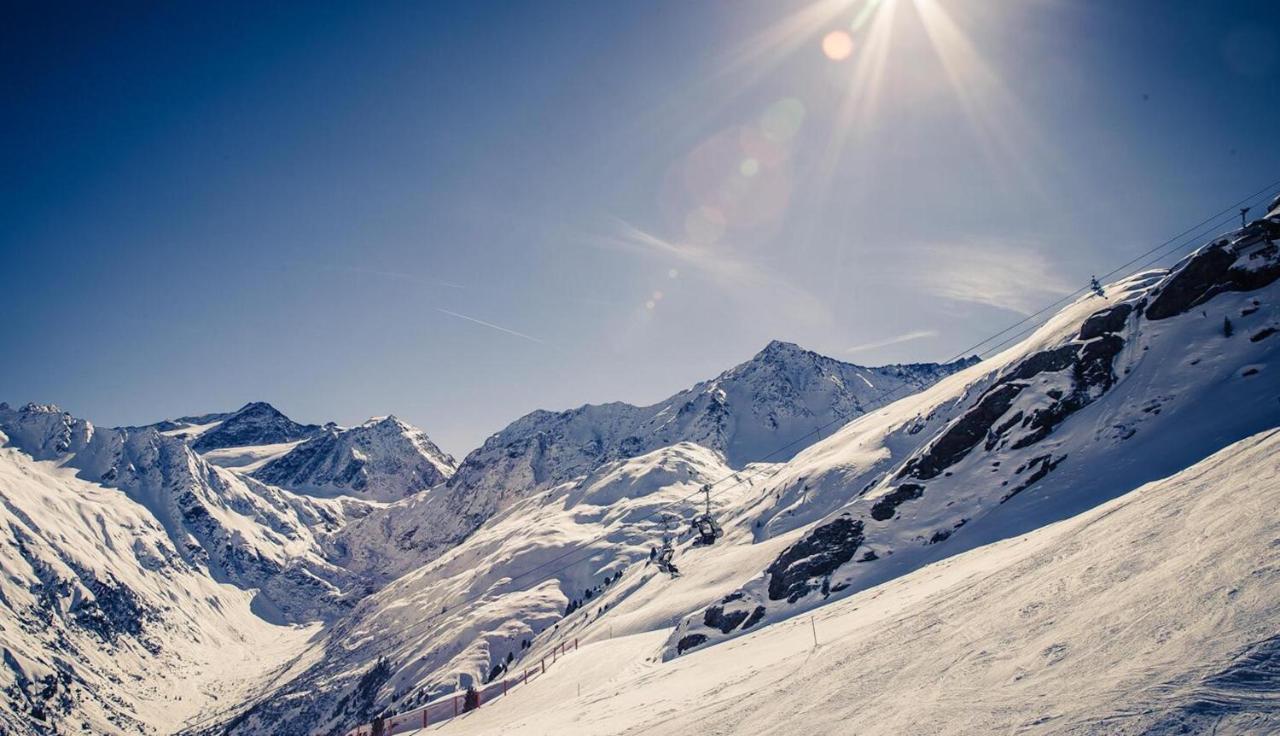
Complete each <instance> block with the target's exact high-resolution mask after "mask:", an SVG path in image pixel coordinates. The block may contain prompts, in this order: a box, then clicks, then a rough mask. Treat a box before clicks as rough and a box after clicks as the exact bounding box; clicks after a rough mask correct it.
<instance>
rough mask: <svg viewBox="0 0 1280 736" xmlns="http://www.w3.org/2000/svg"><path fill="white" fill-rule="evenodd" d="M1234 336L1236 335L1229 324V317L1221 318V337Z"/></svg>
mask: <svg viewBox="0 0 1280 736" xmlns="http://www.w3.org/2000/svg"><path fill="white" fill-rule="evenodd" d="M1234 334H1236V328H1235V327H1233V326H1232V324H1231V318H1230V317H1223V318H1222V335H1223V337H1231V336H1232V335H1234Z"/></svg>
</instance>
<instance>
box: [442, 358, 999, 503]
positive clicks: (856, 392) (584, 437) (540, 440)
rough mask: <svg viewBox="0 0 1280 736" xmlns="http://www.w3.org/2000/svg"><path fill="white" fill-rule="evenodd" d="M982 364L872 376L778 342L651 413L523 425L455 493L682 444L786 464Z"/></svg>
mask: <svg viewBox="0 0 1280 736" xmlns="http://www.w3.org/2000/svg"><path fill="white" fill-rule="evenodd" d="M976 361H977V359H976V358H970V359H966V360H961V361H957V362H955V363H949V364H946V365H939V364H936V363H923V364H914V365H889V366H882V367H879V368H867V367H864V366H859V365H853V364H850V363H842V362H840V361H838V360H833V359H831V358H828V357H825V356H822V355H819V354H817V353H814V352H812V351H809V350H804V349H802V348H800V347H798V346H796V345H793V344H791V343H785V342H780V341H776V340H775V341H774V342H771V343H769V345H768V346H766V347H765V348H764V350H762V351H760V352H759V353H758V354H757V355H755V356H754V357H753V358H751V359H750V360H748V361H747V362H745V363H742V364H741V365H739V366H736V367H734V368H731V369H730V370H728V371H725V372H724V373H722V374H720V375H719V376H716V377H715V378H713V379H711V380H709V381H703V382H702V383H699V384H698V385H696V386H694V387H693V388H690V389H688V390H685V391H681V392H680V393H678V394H676V395H674V396H672V397H670V398H668V399H666V400H664V401H661V402H659V403H657V404H654V405H652V406H643V407H641V406H632V405H630V404H624V403H613V404H599V405H590V404H589V405H586V406H581V407H578V408H577V409H570V410H568V411H561V412H550V411H535V412H533V413H531V414H528V415H526V416H524V417H521V418H520V419H517V420H516V421H515V422H512V423H511V424H510V425H509V426H508V427H506V428H505V429H503V430H502V431H500V432H498V433H497V434H495V435H493V436H492V437H490V438H489V439H487V440H485V443H484V445H483V446H481V447H480V448H479V449H477V450H475V451H474V452H472V453H470V454H469V455H467V457H466V458H465V459H464V460H463V461H462V465H461V466H460V467H459V468H458V472H457V475H456V476H455V477H454V478H453V480H452V481H451V482H450V486H451V487H453V488H458V489H463V490H465V491H471V490H477V489H490V488H498V487H501V488H504V489H506V490H507V492H508V493H511V494H516V495H519V494H520V493H522V492H524V491H527V490H532V489H536V488H546V487H548V486H550V485H554V484H556V483H560V482H563V481H565V480H568V479H570V478H576V477H578V476H580V475H582V474H583V473H585V472H587V471H590V470H592V469H593V468H596V467H598V466H600V465H601V464H603V463H606V462H610V461H613V460H622V459H626V458H630V457H636V456H637V455H642V454H644V453H646V452H650V451H652V450H655V449H657V448H659V447H668V446H671V445H674V444H676V443H679V442H693V443H696V444H699V445H701V446H703V447H706V448H708V449H710V450H715V451H717V452H719V453H721V454H722V455H723V456H724V457H725V460H726V462H728V464H729V466H730V467H735V468H740V467H742V466H743V465H745V464H747V463H750V462H758V461H763V460H768V461H775V462H776V461H783V460H787V459H789V458H790V457H791V456H793V455H794V454H795V453H797V452H799V451H800V450H801V449H803V448H804V447H805V446H806V445H808V444H810V443H812V442H813V441H815V440H817V439H818V435H817V434H815V432H816V431H817V430H818V429H819V428H821V427H825V426H828V425H830V424H831V423H832V422H833V421H839V422H844V421H848V420H850V419H853V418H854V417H856V416H859V415H861V414H863V413H864V412H866V411H867V410H868V409H869V408H874V407H876V406H880V405H882V404H884V403H886V400H892V399H893V398H896V397H898V396H903V395H905V394H908V393H912V392H915V391H918V390H920V389H922V388H925V387H927V386H930V385H932V384H933V383H934V382H936V381H937V380H938V379H940V378H943V377H945V376H948V375H950V374H952V373H955V372H956V371H958V370H961V369H963V368H965V367H967V366H969V365H972V364H973V363H974V362H976ZM479 515H481V516H483V515H484V513H483V512H480V514H479Z"/></svg>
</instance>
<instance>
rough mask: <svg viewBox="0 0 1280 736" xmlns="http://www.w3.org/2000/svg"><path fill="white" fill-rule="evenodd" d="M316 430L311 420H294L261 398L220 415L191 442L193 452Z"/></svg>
mask: <svg viewBox="0 0 1280 736" xmlns="http://www.w3.org/2000/svg"><path fill="white" fill-rule="evenodd" d="M319 431H320V427H318V426H316V425H314V424H298V423H297V422H295V421H293V420H292V419H290V418H289V417H287V416H285V415H284V414H283V413H281V412H280V410H279V409H277V408H275V407H274V406H272V405H271V404H268V403H267V402H265V401H252V402H250V403H248V404H245V405H244V406H242V407H240V408H239V409H238V410H236V411H235V412H234V413H232V414H229V415H227V416H226V418H224V419H222V420H221V422H220V423H219V424H218V426H216V427H214V428H212V429H210V430H209V431H207V432H205V433H204V434H201V435H200V436H199V438H197V439H196V440H195V442H193V443H192V444H191V448H192V449H194V450H195V451H197V452H206V451H208V450H217V449H221V448H224V447H245V446H248V445H274V444H279V443H281V442H292V441H294V440H300V439H304V438H306V437H310V436H312V435H314V434H316V433H317V432H319Z"/></svg>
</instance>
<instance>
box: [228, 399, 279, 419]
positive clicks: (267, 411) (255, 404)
mask: <svg viewBox="0 0 1280 736" xmlns="http://www.w3.org/2000/svg"><path fill="white" fill-rule="evenodd" d="M240 414H259V415H263V416H281V417H282V416H284V413H283V412H281V411H280V410H279V409H277V408H275V407H274V406H272V405H271V404H268V403H267V402H265V401H250V402H249V403H247V404H245V405H244V406H242V407H240V408H239V409H236V410H235V411H234V412H232V415H233V416H234V415H240Z"/></svg>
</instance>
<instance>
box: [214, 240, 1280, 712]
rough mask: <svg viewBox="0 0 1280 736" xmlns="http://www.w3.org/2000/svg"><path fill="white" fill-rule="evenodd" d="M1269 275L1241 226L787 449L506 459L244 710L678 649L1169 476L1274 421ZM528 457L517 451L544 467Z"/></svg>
mask: <svg viewBox="0 0 1280 736" xmlns="http://www.w3.org/2000/svg"><path fill="white" fill-rule="evenodd" d="M1227 256H1230V257H1229V258H1228V257H1227ZM1277 277H1280V254H1278V253H1277V248H1275V247H1274V246H1271V245H1268V244H1267V243H1266V241H1265V238H1264V239H1261V240H1259V239H1256V238H1253V237H1252V236H1250V235H1249V234H1248V233H1237V234H1235V235H1233V236H1232V237H1230V238H1228V239H1227V240H1226V241H1221V242H1218V243H1215V244H1211V245H1210V246H1208V247H1206V248H1205V249H1202V250H1201V251H1198V252H1197V253H1196V254H1195V255H1194V256H1192V257H1189V258H1187V259H1186V260H1184V261H1183V262H1181V263H1179V264H1178V265H1177V266H1175V267H1174V268H1173V269H1170V270H1168V271H1153V272H1148V273H1143V274H1138V275H1136V276H1134V277H1130V278H1127V279H1124V280H1122V281H1120V282H1118V283H1115V284H1110V285H1108V286H1107V287H1106V296H1105V297H1097V296H1088V297H1084V298H1081V299H1080V300H1078V301H1077V302H1075V303H1074V304H1072V305H1070V306H1069V307H1067V308H1066V309H1064V310H1063V311H1062V312H1061V313H1060V314H1058V315H1057V316H1055V317H1054V318H1053V319H1051V320H1050V321H1049V322H1048V323H1047V324H1045V325H1044V326H1043V327H1041V328H1039V329H1038V330H1036V331H1035V332H1034V333H1033V334H1032V335H1031V336H1029V337H1028V338H1027V339H1025V340H1024V341H1022V342H1021V343H1020V344H1018V345H1016V346H1014V347H1013V348H1010V349H1009V350H1007V351H1005V352H1004V353H1002V354H1000V355H998V356H995V357H994V358H992V359H990V360H988V361H984V362H982V363H978V364H976V365H971V366H969V367H968V368H967V369H965V370H962V371H960V372H959V373H956V374H954V375H951V376H949V377H946V378H944V379H942V380H941V381H939V382H937V383H936V384H935V385H933V386H932V387H930V388H927V389H925V390H924V391H922V392H919V393H917V394H915V395H913V396H909V397H907V398H905V399H901V400H899V401H897V402H895V403H893V404H891V405H889V406H885V407H882V408H879V409H876V410H873V411H870V412H869V413H866V414H864V415H862V416H860V417H859V418H857V419H854V420H853V421H852V422H850V423H849V424H847V425H846V426H845V427H843V428H842V429H840V430H839V431H837V432H836V433H835V434H834V435H833V436H831V437H828V438H826V439H823V440H821V441H819V442H817V443H816V444H813V445H812V446H810V447H809V448H807V449H805V450H803V451H801V452H799V453H798V454H797V455H796V456H795V457H794V458H792V459H791V460H789V461H788V462H780V463H774V464H753V465H748V466H746V467H740V468H736V469H735V468H734V467H732V466H731V465H730V464H729V463H727V462H725V460H724V457H723V456H722V455H720V454H719V453H718V452H712V453H710V454H709V455H706V456H705V457H704V459H703V460H702V461H701V462H698V463H694V462H693V458H694V457H697V456H701V455H700V453H706V449H705V448H703V447H701V446H698V445H694V444H692V443H690V444H686V445H672V446H667V447H659V448H656V449H654V450H652V451H650V452H649V453H646V454H643V455H639V456H633V457H630V458H618V459H613V460H610V461H606V463H605V464H604V465H601V466H598V467H597V468H596V469H594V470H593V471H589V472H587V473H586V474H585V475H581V476H580V477H578V478H572V479H569V480H564V481H562V482H560V483H556V484H551V485H543V486H542V487H541V488H537V487H536V486H537V476H536V475H530V474H521V473H513V474H509V475H508V474H504V473H498V476H499V477H509V478H516V479H517V480H518V481H519V480H525V479H530V480H526V481H525V482H524V483H523V484H521V483H517V487H522V488H524V487H528V486H529V485H534V486H535V490H532V491H524V492H523V494H522V496H521V497H517V498H514V499H512V500H511V501H510V502H508V503H507V504H506V505H505V506H503V507H502V508H500V509H499V510H497V511H496V512H495V514H494V515H493V516H492V517H491V518H489V519H487V520H485V521H484V522H483V523H482V524H481V525H479V526H478V528H477V530H476V531H474V532H473V533H470V534H469V535H466V536H463V537H461V538H460V539H456V540H452V541H451V543H450V544H449V545H448V546H447V548H446V549H445V550H444V551H442V552H441V553H440V555H439V556H438V557H437V558H436V559H435V561H434V562H432V563H430V564H428V565H426V566H423V567H420V568H417V569H412V570H406V574H404V575H397V579H396V580H394V581H393V582H391V583H389V584H388V585H387V586H386V587H385V588H384V589H383V590H381V591H380V592H379V593H378V594H376V595H374V596H371V597H370V598H368V599H366V600H365V601H364V602H362V603H361V605H360V606H358V607H357V608H356V609H355V610H354V611H353V612H352V614H351V616H350V617H348V618H347V619H345V620H344V621H343V622H342V624H341V625H339V626H337V627H334V628H333V629H331V631H330V636H329V638H328V639H327V641H326V643H325V645H324V647H325V649H324V652H325V653H324V654H323V655H317V661H318V664H317V666H316V667H314V668H313V669H312V670H310V671H308V672H306V673H304V674H303V675H302V676H301V677H300V678H299V679H298V680H296V681H295V682H294V683H292V684H290V685H288V686H286V687H285V688H284V689H282V690H281V691H280V692H278V693H276V694H275V695H274V696H271V697H266V698H264V699H262V700H261V701H258V702H256V703H255V705H254V707H253V708H252V709H251V710H250V711H249V713H248V715H247V716H246V718H245V719H244V720H243V721H240V722H238V726H239V727H241V728H242V729H243V732H244V733H254V732H256V730H258V729H261V728H264V727H265V726H266V724H272V727H273V728H275V729H277V730H281V731H282V732H285V733H303V729H304V728H306V727H313V728H319V729H321V730H325V731H327V730H328V729H331V728H332V729H339V728H340V727H341V726H342V725H351V724H353V723H355V722H358V721H360V720H361V718H360V717H359V716H360V714H361V713H364V714H366V715H372V714H373V713H374V712H376V711H378V710H381V709H386V710H388V711H395V710H399V709H405V708H408V707H411V706H412V705H414V704H415V703H418V702H420V701H421V700H422V699H423V698H427V697H431V696H434V695H437V694H440V693H443V692H446V691H450V690H454V689H456V688H459V687H464V686H465V685H466V684H468V683H474V682H478V681H483V680H484V679H485V678H486V677H488V676H489V675H491V674H493V673H494V671H495V668H498V671H500V670H501V667H502V666H503V665H504V663H505V662H506V661H507V659H506V658H507V656H508V655H511V657H512V660H513V661H512V664H511V665H510V666H511V668H512V669H513V671H518V670H519V667H520V666H521V663H522V662H525V661H536V660H537V659H538V657H539V656H540V655H541V654H542V653H545V652H547V651H549V647H550V646H551V645H553V644H554V643H555V642H556V641H557V640H559V639H560V638H561V637H566V636H575V637H579V638H581V639H584V640H592V639H599V638H605V637H610V636H627V635H632V634H643V635H648V634H651V633H653V634H660V636H657V637H656V638H653V637H650V638H649V639H648V641H649V642H650V645H649V646H650V648H649V649H648V650H647V651H646V652H643V653H638V654H636V655H635V656H636V657H637V658H645V657H654V658H658V659H667V660H672V661H679V657H680V655H686V656H689V654H690V652H702V651H709V652H710V651H716V650H718V649H719V648H718V647H713V646H712V644H714V643H716V642H718V641H722V640H724V639H727V638H732V637H737V636H742V635H750V634H752V633H753V632H757V631H762V630H764V631H767V630H770V629H769V627H770V626H772V625H774V624H781V625H783V626H786V623H785V621H786V619H788V618H790V617H793V616H795V615H796V614H797V613H800V612H803V611H810V610H813V609H815V608H817V607H819V606H821V605H823V604H824V603H830V602H834V601H837V600H841V599H844V598H847V597H849V596H853V595H856V594H857V593H858V592H859V591H865V590H868V589H869V588H873V587H875V586H878V585H884V584H885V583H886V582H888V581H892V580H895V579H898V578H900V577H902V576H904V575H908V574H910V573H912V571H915V570H919V569H921V568H922V567H926V566H928V565H930V564H932V563H934V562H937V561H939V560H943V559H946V558H948V557H952V556H954V555H956V554H959V553H961V552H964V551H966V550H970V549H973V548H975V547H978V546H981V545H983V544H987V543H990V542H994V541H997V540H1001V539H1006V538H1009V537H1013V536H1017V535H1020V534H1025V533H1029V532H1032V531H1034V530H1035V529H1038V528H1041V527H1043V526H1045V525H1046V524H1050V523H1053V522H1057V521H1060V520H1063V519H1067V518H1070V517H1072V516H1074V515H1076V514H1079V513H1082V512H1085V511H1087V510H1088V509H1090V508H1093V507H1096V506H1097V505H1098V504H1101V503H1105V502H1107V501H1109V500H1111V499H1114V498H1116V497H1118V496H1121V495H1123V494H1124V493H1126V492H1128V491H1131V490H1132V489H1134V488H1136V487H1137V486H1139V485H1141V484H1142V483H1145V482H1149V481H1153V480H1157V479H1159V478H1162V477H1166V476H1168V475H1171V474H1174V473H1177V472H1178V471H1180V470H1182V469H1184V468H1186V467H1188V466H1190V465H1192V464H1194V463H1195V462H1197V461H1199V460H1201V459H1202V458H1205V457H1207V456H1208V455H1210V454H1212V453H1213V452H1215V451H1217V450H1219V449H1221V448H1222V447H1224V446H1226V445H1227V444H1229V443H1231V442H1233V441H1236V440H1239V439H1241V438H1244V437H1248V436H1250V435H1253V434H1255V433H1258V432H1261V431H1263V430H1265V429H1267V428H1270V427H1274V426H1276V424H1277V420H1278V419H1280V410H1278V409H1277V404H1276V401H1277V400H1278V399H1280V383H1277V380H1280V379H1277V378H1276V376H1275V375H1274V372H1273V371H1268V369H1267V365H1268V363H1270V362H1273V360H1274V357H1275V356H1274V351H1275V350H1276V346H1277V345H1280V338H1276V337H1274V335H1276V334H1277V331H1278V330H1280V299H1277V297H1280V286H1277V285H1276V284H1275V283H1274V282H1275V280H1276V279H1277ZM1224 320H1230V322H1231V325H1232V327H1231V329H1230V330H1227V331H1228V332H1230V333H1231V334H1230V335H1227V334H1224ZM731 373H732V372H731ZM708 436H710V437H715V436H716V435H715V434H714V433H712V434H710V435H708V434H702V435H700V438H702V439H704V440H705V439H706V438H707V437H708ZM491 442H493V440H491ZM487 444H488V443H487ZM723 447H725V445H720V446H719V447H718V448H717V449H719V450H722V449H723ZM694 448H696V449H694ZM490 449H492V448H490ZM526 449H527V448H525V447H524V446H522V445H517V447H516V450H517V452H514V453H513V454H515V455H517V456H518V457H520V462H521V463H523V464H524V467H526V468H528V467H538V466H536V465H534V464H530V463H527V462H525V459H524V458H525V457H527V455H526V454H525V451H526ZM539 452H541V453H542V457H543V458H544V459H545V458H547V457H548V456H551V455H552V453H548V452H545V451H543V450H539ZM571 457H573V456H571ZM712 458H714V459H715V461H716V462H712V461H711V459H712ZM717 463H718V464H719V465H718V466H717ZM466 464H467V463H466V462H465V461H464V463H463V465H464V467H465V466H466ZM694 466H696V467H697V468H698V470H697V471H696V472H695V471H693V470H691V469H690V468H692V467H694ZM506 467H511V466H506ZM545 467H553V468H558V467H559V466H558V465H547V466H545ZM675 467H685V468H686V471H685V472H684V473H683V474H673V473H670V472H669V469H670V468H675ZM664 469H668V470H664ZM735 470H736V471H737V478H736V479H732V480H730V481H728V482H725V483H722V484H720V485H718V486H717V492H716V496H715V497H714V498H713V501H714V502H715V509H714V511H715V513H716V515H717V516H718V517H719V519H720V521H721V523H722V524H723V525H724V526H725V528H726V534H725V537H724V538H723V539H722V540H721V541H719V542H717V543H716V544H715V545H713V546H711V547H699V546H695V545H693V544H692V540H691V539H690V537H689V535H688V534H687V532H684V530H685V529H686V528H687V520H688V518H689V517H690V516H692V515H693V513H695V512H696V511H697V510H698V509H697V505H696V501H691V500H690V499H688V498H687V497H688V496H690V495H691V494H693V492H694V491H695V490H696V489H697V487H698V486H699V484H700V483H702V482H710V481H712V480H721V479H722V478H725V477H730V476H732V475H733V474H734V472H735ZM460 473H461V471H460ZM547 477H550V474H548V476H547ZM737 481H741V482H737ZM451 486H453V483H451V484H449V485H448V486H444V487H440V488H437V489H434V490H433V491H431V492H428V493H426V494H420V495H419V496H418V497H415V498H414V499H411V500H409V501H407V502H405V503H404V504H398V505H396V506H394V507H388V508H387V509H383V510H380V511H379V512H378V513H376V514H372V515H370V516H368V517H366V518H364V519H362V520H361V521H359V522H356V523H355V524H352V525H350V526H348V527H347V529H345V530H344V531H343V532H341V533H340V534H339V535H338V537H339V538H342V539H344V540H348V541H349V540H353V539H356V538H357V537H355V536H353V532H356V531H362V532H364V533H367V537H366V539H367V540H368V541H369V542H370V544H369V545H366V546H371V547H376V544H372V543H373V542H376V540H378V539H386V538H390V539H397V535H398V533H399V531H400V530H403V529H405V528H407V527H409V526H410V525H412V524H416V523H420V521H421V518H422V517H421V516H417V515H416V511H417V510H420V509H425V508H437V509H442V508H445V507H446V506H445V501H446V500H447V499H448V498H449V497H450V491H452V490H453V488H452V487H451ZM663 502H671V503H672V505H671V506H669V507H668V506H664V505H662V504H663ZM664 513H670V514H673V515H675V516H677V517H679V518H678V520H677V521H675V522H674V523H672V524H670V525H669V532H667V533H669V534H671V535H672V536H676V539H677V549H678V553H677V556H676V558H675V561H676V563H677V564H678V565H679V567H680V569H681V572H682V573H683V575H682V576H681V577H679V578H676V579H672V578H670V577H669V576H667V575H664V574H661V573H659V572H658V571H657V570H656V569H655V568H654V567H653V566H652V565H646V564H645V563H646V562H647V560H648V550H649V549H650V548H651V546H653V545H656V544H659V543H660V540H661V538H662V536H663V535H664V531H663V527H664V525H663V524H662V523H661V519H662V515H663V514H664ZM453 518H458V516H457V515H455V516H454V517H453ZM370 524H376V533H374V531H375V530H374V529H371V528H370V527H369V525H370ZM401 524H403V526H402V525H401ZM388 531H390V533H389V534H388ZM383 549H384V550H385V549H386V548H383ZM411 550H412V547H411V546H406V547H403V548H401V549H400V552H401V553H403V554H410V555H412V554H413V552H412V551H411ZM382 562H383V563H384V566H386V564H385V563H386V560H382ZM366 563H367V561H366ZM568 563H573V564H568ZM391 567H394V565H391ZM606 631H607V632H608V633H607V634H606V633H605V632H606ZM525 641H528V642H529V645H528V647H526V646H525V645H524V642H525ZM529 658H532V659H529ZM375 664H376V667H375V666H374V665H375ZM599 676H601V677H608V676H609V675H606V674H600V675H599ZM357 694H358V697H357Z"/></svg>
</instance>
